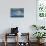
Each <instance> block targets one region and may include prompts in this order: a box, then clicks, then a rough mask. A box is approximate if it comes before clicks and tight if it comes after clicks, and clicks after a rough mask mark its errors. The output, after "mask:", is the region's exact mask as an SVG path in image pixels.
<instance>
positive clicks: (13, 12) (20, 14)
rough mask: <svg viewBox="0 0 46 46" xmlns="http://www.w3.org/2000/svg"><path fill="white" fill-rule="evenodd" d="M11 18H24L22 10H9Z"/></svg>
mask: <svg viewBox="0 0 46 46" xmlns="http://www.w3.org/2000/svg"><path fill="white" fill-rule="evenodd" d="M11 17H24V8H11Z"/></svg>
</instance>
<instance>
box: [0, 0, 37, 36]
mask: <svg viewBox="0 0 46 46" xmlns="http://www.w3.org/2000/svg"><path fill="white" fill-rule="evenodd" d="M10 8H24V18H11V17H10ZM32 24H36V0H0V34H3V33H5V32H7V31H8V32H10V28H11V27H16V26H18V27H19V32H30V34H31V35H32V30H31V28H30V26H31V25H32Z"/></svg>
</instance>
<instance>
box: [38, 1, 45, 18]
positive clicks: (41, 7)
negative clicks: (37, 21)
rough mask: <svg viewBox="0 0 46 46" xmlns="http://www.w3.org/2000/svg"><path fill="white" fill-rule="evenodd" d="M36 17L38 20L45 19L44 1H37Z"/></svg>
mask: <svg viewBox="0 0 46 46" xmlns="http://www.w3.org/2000/svg"><path fill="white" fill-rule="evenodd" d="M37 15H38V16H39V18H41V17H43V18H44V17H46V0H37Z"/></svg>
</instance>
